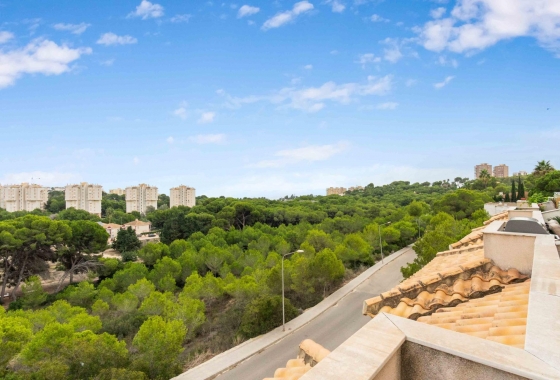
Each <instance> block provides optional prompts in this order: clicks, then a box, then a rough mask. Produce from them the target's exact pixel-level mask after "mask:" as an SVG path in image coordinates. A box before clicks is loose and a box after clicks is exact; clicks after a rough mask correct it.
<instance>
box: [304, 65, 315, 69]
mask: <svg viewBox="0 0 560 380" xmlns="http://www.w3.org/2000/svg"><path fill="white" fill-rule="evenodd" d="M303 68H304V69H305V70H311V69H313V65H305V66H303Z"/></svg>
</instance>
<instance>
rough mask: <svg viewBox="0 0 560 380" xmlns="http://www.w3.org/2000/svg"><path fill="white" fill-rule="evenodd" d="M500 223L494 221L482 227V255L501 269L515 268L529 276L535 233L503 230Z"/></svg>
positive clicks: (501, 222) (531, 266)
mask: <svg viewBox="0 0 560 380" xmlns="http://www.w3.org/2000/svg"><path fill="white" fill-rule="evenodd" d="M502 225H503V221H495V222H492V223H491V224H490V225H488V226H487V227H486V228H485V229H484V231H483V234H484V256H485V257H486V258H487V259H490V260H492V262H494V264H495V265H497V266H498V267H500V268H502V269H503V270H508V269H510V268H515V269H517V270H518V271H519V272H521V273H523V274H524V275H527V276H531V273H532V268H533V255H534V250H535V237H536V236H537V235H534V234H524V233H516V232H503V231H500V229H501V227H502Z"/></svg>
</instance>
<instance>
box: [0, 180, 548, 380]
mask: <svg viewBox="0 0 560 380" xmlns="http://www.w3.org/2000/svg"><path fill="white" fill-rule="evenodd" d="M554 173H557V172H555V171H549V172H547V173H544V174H539V175H535V177H534V178H533V177H531V178H528V179H526V180H525V183H526V184H527V188H529V191H533V188H537V187H538V186H540V185H539V183H540V182H539V181H541V182H542V181H543V180H542V179H543V178H547V176H548V177H551V178H550V179H549V180H547V181H548V182H547V183H546V184H545V185H542V184H541V185H542V189H543V191H548V189H549V188H552V187H554V186H555V185H554V184H553V183H554V181H556V180H557V178H558V176H557V175H556V174H554ZM555 176H556V177H555ZM503 186H504V184H503V183H500V182H496V183H491V181H488V182H487V183H485V184H483V185H481V183H480V180H477V181H468V180H466V179H461V178H457V179H455V180H454V181H452V182H450V181H448V180H445V181H439V182H435V183H427V182H426V183H415V184H410V183H409V182H394V183H391V184H389V185H385V186H377V187H376V186H373V185H368V186H366V187H365V189H364V190H363V191H356V192H352V193H348V194H346V195H345V196H342V197H341V196H337V195H334V196H328V197H323V196H302V197H286V198H284V199H280V200H268V199H264V198H263V199H234V198H224V197H221V198H208V197H204V196H202V197H199V198H197V206H195V207H193V208H186V207H178V208H172V209H169V208H168V207H166V204H165V203H162V204H161V205H160V207H158V210H150V211H149V212H148V213H147V215H138V216H140V217H141V218H146V219H148V220H150V221H151V222H152V223H153V226H154V228H156V229H158V230H159V231H160V232H161V240H162V242H161V243H150V244H147V245H145V246H144V247H141V248H139V247H140V245H139V244H138V242H137V239H136V236H135V235H134V233H132V234H131V233H130V232H131V231H126V230H123V231H121V232H119V236H118V237H117V242H116V243H115V247H116V248H118V249H119V251H120V252H121V254H122V259H120V260H119V259H116V258H104V257H101V255H100V254H99V252H102V251H103V250H104V249H105V248H106V243H107V238H108V236H107V234H106V232H105V231H104V229H103V228H102V227H100V226H99V225H98V224H97V223H96V222H97V221H98V218H97V217H94V216H91V215H89V214H87V213H83V212H80V211H79V210H72V209H70V210H58V213H57V215H56V216H54V217H52V218H49V217H47V216H45V215H47V214H48V215H50V214H51V212H52V210H49V211H48V212H47V213H42V212H40V211H36V212H33V213H13V214H10V213H6V212H5V211H2V210H0V220H1V221H0V264H1V268H2V272H1V275H2V278H1V279H2V286H3V289H2V290H3V292H2V294H4V287H6V286H10V289H9V291H10V292H11V294H12V297H11V299H10V303H9V308H8V310H7V311H4V308H0V342H1V347H2V350H1V351H0V376H4V378H6V379H37V380H39V379H45V380H46V379H142V378H144V379H168V378H170V377H172V376H174V375H176V374H178V373H180V372H182V371H183V370H184V369H185V368H188V367H189V366H193V365H196V364H198V363H200V362H201V361H203V360H205V359H207V358H209V357H211V356H212V355H215V354H217V353H219V352H222V351H224V350H226V349H229V348H230V347H232V346H234V345H236V344H239V343H240V342H242V341H243V340H245V339H248V338H251V337H254V336H257V335H259V334H262V333H265V332H267V331H269V330H271V329H272V328H274V327H276V326H278V325H279V324H281V318H282V317H281V297H280V295H281V269H280V268H281V260H282V257H283V256H285V255H288V254H290V253H292V252H294V251H296V250H303V252H302V253H295V254H292V255H288V256H287V257H286V259H285V261H284V266H285V280H286V298H287V301H286V316H287V319H291V318H294V317H295V316H297V315H299V314H300V313H301V312H302V311H303V310H304V309H306V308H308V307H310V306H313V305H315V304H316V303H318V302H320V301H321V300H322V299H323V298H324V297H325V296H327V295H328V294H330V293H331V292H332V291H334V290H335V289H336V288H337V287H339V286H340V285H341V284H342V283H344V281H347V280H348V279H350V278H353V277H354V276H356V275H357V274H358V273H360V272H361V271H363V270H364V269H365V268H367V267H369V266H370V265H372V264H373V263H375V262H376V261H378V260H380V254H381V245H380V241H381V244H382V247H383V252H384V253H385V254H390V253H391V252H394V251H396V250H398V249H400V248H402V247H404V246H406V245H409V244H414V249H415V251H416V253H417V255H418V257H417V259H416V260H415V261H414V262H413V263H411V264H410V265H408V266H407V267H405V268H403V269H402V271H403V274H404V275H405V276H409V275H411V274H412V273H414V272H415V271H417V270H419V269H420V268H421V267H422V266H423V265H425V264H426V263H427V262H429V261H430V260H431V259H432V258H433V257H434V255H435V253H436V252H438V251H441V250H445V249H447V247H448V245H449V244H450V243H452V242H454V241H456V240H458V239H460V238H461V237H463V236H464V235H465V234H467V233H468V232H470V229H471V228H474V227H477V226H480V225H481V224H482V222H483V221H484V220H485V219H486V218H488V215H487V214H486V213H485V212H484V210H483V205H484V203H485V202H488V201H491V200H492V199H493V198H495V197H496V196H497V195H498V193H499V192H500V191H502V190H500V189H501V187H503ZM547 186H548V187H547ZM539 189H540V188H539ZM117 197H118V196H114V197H113V196H110V197H109V198H107V202H105V206H104V207H105V208H104V210H105V211H104V212H105V214H104V216H103V217H104V220H107V218H109V217H111V216H113V217H114V215H115V213H117V212H122V213H123V214H125V215H128V214H126V213H124V211H123V209H122V204H121V203H120V202H121V201H122V200H121V199H120V198H117ZM164 201H165V199H164V200H163V202H164ZM54 204H56V202H54V201H53V202H51V205H54ZM53 207H54V206H53ZM117 215H118V214H117ZM128 217H130V216H128ZM133 217H136V216H135V215H133ZM379 232H381V236H380V234H379ZM52 263H54V264H55V265H56V266H57V267H58V268H59V269H60V270H64V271H65V274H67V275H68V277H69V278H70V277H71V276H74V275H75V274H79V273H89V279H90V280H89V281H82V282H80V283H78V284H72V285H69V286H66V287H65V288H64V289H59V291H55V292H52V293H49V294H48V293H47V292H45V291H44V290H43V288H42V286H41V283H40V280H39V278H38V277H37V274H39V273H42V272H44V271H45V269H46V268H47V267H48V265H49V264H52ZM14 289H21V297H20V296H17V295H19V293H17V294H16V292H14Z"/></svg>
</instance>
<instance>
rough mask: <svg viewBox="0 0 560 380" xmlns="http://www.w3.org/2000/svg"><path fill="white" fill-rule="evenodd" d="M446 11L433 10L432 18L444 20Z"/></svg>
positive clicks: (442, 9) (440, 8) (443, 9)
mask: <svg viewBox="0 0 560 380" xmlns="http://www.w3.org/2000/svg"><path fill="white" fill-rule="evenodd" d="M446 11H447V9H445V8H444V7H439V8H436V9H432V10H431V11H430V16H432V18H442V17H443V15H444V14H445V12H446Z"/></svg>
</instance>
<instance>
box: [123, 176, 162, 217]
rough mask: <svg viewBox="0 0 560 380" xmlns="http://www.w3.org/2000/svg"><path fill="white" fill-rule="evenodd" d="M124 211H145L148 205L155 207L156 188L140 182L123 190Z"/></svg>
mask: <svg viewBox="0 0 560 380" xmlns="http://www.w3.org/2000/svg"><path fill="white" fill-rule="evenodd" d="M125 200H126V212H127V213H131V212H132V211H138V212H140V213H141V214H145V213H146V209H147V208H148V207H150V206H151V207H153V208H154V209H157V202H158V188H157V187H154V186H149V185H146V184H145V183H142V184H140V185H138V186H130V187H127V188H126V190H125Z"/></svg>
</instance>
